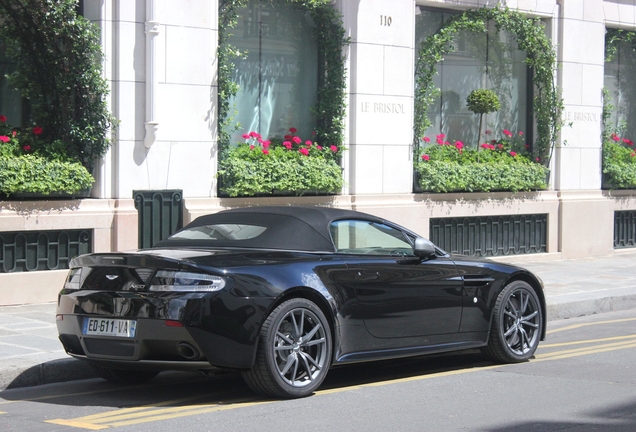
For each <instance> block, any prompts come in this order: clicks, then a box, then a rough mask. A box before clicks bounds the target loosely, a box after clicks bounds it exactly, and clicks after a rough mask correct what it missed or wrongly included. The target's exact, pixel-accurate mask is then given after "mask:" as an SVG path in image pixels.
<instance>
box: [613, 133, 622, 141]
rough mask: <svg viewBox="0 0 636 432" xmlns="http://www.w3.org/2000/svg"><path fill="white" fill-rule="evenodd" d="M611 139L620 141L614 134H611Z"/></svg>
mask: <svg viewBox="0 0 636 432" xmlns="http://www.w3.org/2000/svg"><path fill="white" fill-rule="evenodd" d="M612 139H613V140H614V141H620V140H621V139H620V137H619V136H618V135H616V134H615V133H613V134H612Z"/></svg>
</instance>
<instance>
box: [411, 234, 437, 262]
mask: <svg viewBox="0 0 636 432" xmlns="http://www.w3.org/2000/svg"><path fill="white" fill-rule="evenodd" d="M413 252H414V253H415V256H417V257H418V258H420V259H422V260H427V259H431V258H433V257H434V256H435V245H434V244H433V243H431V242H430V241H429V240H426V239H425V238H422V237H417V238H416V239H415V246H414V247H413Z"/></svg>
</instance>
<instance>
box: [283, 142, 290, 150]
mask: <svg viewBox="0 0 636 432" xmlns="http://www.w3.org/2000/svg"><path fill="white" fill-rule="evenodd" d="M283 146H284V147H285V148H286V149H287V150H291V148H292V143H290V142H289V141H283Z"/></svg>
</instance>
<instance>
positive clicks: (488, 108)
mask: <svg viewBox="0 0 636 432" xmlns="http://www.w3.org/2000/svg"><path fill="white" fill-rule="evenodd" d="M500 106H501V105H500V104H499V98H498V97H497V94H496V93H495V92H494V91H492V90H488V89H477V90H473V91H472V92H470V94H469V95H468V97H467V98H466V107H467V108H468V110H469V111H471V112H472V113H474V114H479V132H478V134H477V137H479V136H481V125H482V122H483V119H484V114H489V113H491V112H496V111H499V108H500Z"/></svg>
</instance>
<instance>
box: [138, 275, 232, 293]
mask: <svg viewBox="0 0 636 432" xmlns="http://www.w3.org/2000/svg"><path fill="white" fill-rule="evenodd" d="M223 287H225V279H224V278H222V277H220V276H214V275H208V274H203V273H193V272H184V271H169V270H159V271H158V272H157V273H155V276H154V277H153V278H152V281H151V282H150V288H148V289H149V291H173V292H174V291H177V292H214V291H219V290H222V289H223Z"/></svg>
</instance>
